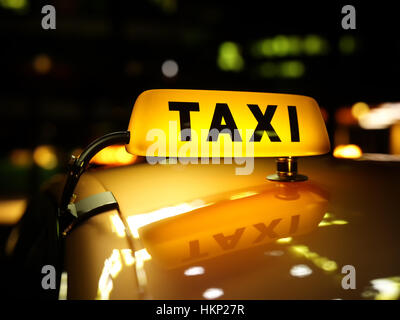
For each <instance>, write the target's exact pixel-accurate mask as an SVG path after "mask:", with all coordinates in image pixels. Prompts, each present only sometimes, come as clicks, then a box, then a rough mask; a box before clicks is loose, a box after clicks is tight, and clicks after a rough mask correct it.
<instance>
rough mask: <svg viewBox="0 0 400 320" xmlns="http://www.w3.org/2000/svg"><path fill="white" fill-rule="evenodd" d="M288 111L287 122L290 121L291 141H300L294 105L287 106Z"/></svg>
mask: <svg viewBox="0 0 400 320" xmlns="http://www.w3.org/2000/svg"><path fill="white" fill-rule="evenodd" d="M287 108H288V111H289V123H290V135H291V137H292V142H299V141H300V134H299V121H298V120H297V110H296V107H295V106H288V107H287Z"/></svg>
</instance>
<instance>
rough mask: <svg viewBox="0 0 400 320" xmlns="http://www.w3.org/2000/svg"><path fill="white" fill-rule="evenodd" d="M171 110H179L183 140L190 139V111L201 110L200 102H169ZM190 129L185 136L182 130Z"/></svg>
mask: <svg viewBox="0 0 400 320" xmlns="http://www.w3.org/2000/svg"><path fill="white" fill-rule="evenodd" d="M168 106H169V110H170V111H179V120H180V124H181V141H190V140H191V136H190V111H200V107H199V103H198V102H175V101H169V102H168ZM184 129H189V130H188V131H189V133H188V134H187V135H186V136H185V137H183V136H182V130H184Z"/></svg>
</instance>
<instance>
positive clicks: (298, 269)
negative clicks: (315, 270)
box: [290, 264, 312, 278]
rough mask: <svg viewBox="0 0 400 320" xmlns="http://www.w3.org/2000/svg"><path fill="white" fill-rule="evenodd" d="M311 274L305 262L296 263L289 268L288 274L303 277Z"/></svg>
mask: <svg viewBox="0 0 400 320" xmlns="http://www.w3.org/2000/svg"><path fill="white" fill-rule="evenodd" d="M310 274H312V270H311V268H310V267H309V266H307V265H305V264H298V265H295V266H293V267H292V268H291V269H290V275H291V276H293V277H297V278H304V277H307V276H309V275H310Z"/></svg>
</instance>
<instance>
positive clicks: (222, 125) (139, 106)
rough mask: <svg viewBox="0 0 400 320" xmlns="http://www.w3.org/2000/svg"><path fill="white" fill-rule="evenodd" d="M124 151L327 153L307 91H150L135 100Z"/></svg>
mask: <svg viewBox="0 0 400 320" xmlns="http://www.w3.org/2000/svg"><path fill="white" fill-rule="evenodd" d="M128 130H129V131H130V133H131V139H130V143H129V144H128V145H127V150H128V152H130V153H132V154H136V155H145V156H155V157H252V156H254V157H278V156H279V157H286V156H292V157H296V156H312V155H319V154H324V153H327V152H329V149H330V144H329V138H328V134H327V132H326V128H325V123H324V121H323V118H322V115H321V113H320V110H319V107H318V104H317V102H316V101H315V100H314V99H312V98H310V97H306V96H300V95H292V94H277V93H261V92H240V91H213V90H166V89H159V90H149V91H145V92H143V93H142V94H141V95H140V96H139V97H138V98H137V100H136V102H135V105H134V108H133V111H132V116H131V119H130V123H129V128H128Z"/></svg>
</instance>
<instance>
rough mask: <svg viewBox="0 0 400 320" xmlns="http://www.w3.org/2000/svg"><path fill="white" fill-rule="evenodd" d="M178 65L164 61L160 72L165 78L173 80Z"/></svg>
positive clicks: (174, 62)
mask: <svg viewBox="0 0 400 320" xmlns="http://www.w3.org/2000/svg"><path fill="white" fill-rule="evenodd" d="M178 70H179V67H178V64H177V63H176V61H174V60H166V61H164V62H163V64H162V65H161V71H162V73H163V75H164V76H166V77H167V78H173V77H175V76H176V75H177V74H178Z"/></svg>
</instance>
